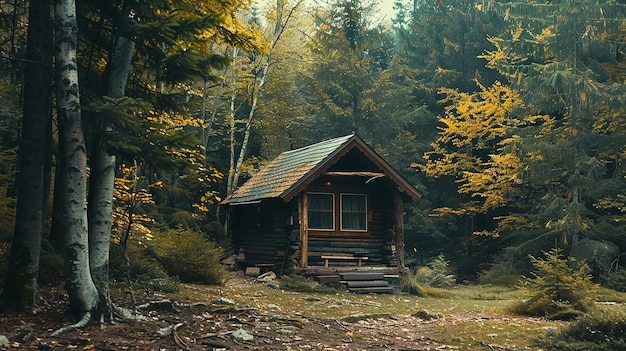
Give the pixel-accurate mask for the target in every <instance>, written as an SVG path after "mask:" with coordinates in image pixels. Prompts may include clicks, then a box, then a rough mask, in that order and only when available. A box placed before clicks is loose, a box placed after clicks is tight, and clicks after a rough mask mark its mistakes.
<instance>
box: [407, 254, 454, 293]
mask: <svg viewBox="0 0 626 351" xmlns="http://www.w3.org/2000/svg"><path fill="white" fill-rule="evenodd" d="M415 280H416V281H417V282H418V283H421V284H425V285H428V286H431V287H435V288H442V287H450V286H454V284H455V283H456V277H455V276H454V274H452V272H451V269H450V263H449V262H448V261H447V260H446V259H445V257H444V256H443V255H439V256H437V258H435V259H434V260H433V261H432V262H431V263H430V264H429V265H428V266H427V267H420V268H418V269H417V270H416V271H415Z"/></svg>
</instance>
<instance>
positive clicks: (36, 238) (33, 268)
mask: <svg viewBox="0 0 626 351" xmlns="http://www.w3.org/2000/svg"><path fill="white" fill-rule="evenodd" d="M50 9H51V7H50V2H48V1H46V0H31V2H30V8H29V26H28V42H27V49H26V63H25V67H24V83H25V86H24V109H23V111H24V115H23V117H22V138H21V140H20V148H19V161H18V175H17V179H18V181H17V186H18V190H17V191H18V198H17V208H16V220H15V231H14V236H13V243H12V246H11V256H10V259H9V267H8V272H7V277H6V280H5V286H4V289H3V291H2V304H3V306H2V307H3V308H2V309H3V310H5V311H6V310H9V309H10V310H22V309H25V308H28V307H33V306H35V305H36V302H37V301H36V293H37V276H38V274H39V254H40V251H41V239H42V233H43V223H44V221H45V217H44V216H45V213H46V212H45V211H44V207H45V205H47V204H46V203H45V202H46V201H45V200H46V199H47V196H45V195H44V191H46V190H47V187H46V186H45V174H46V171H45V166H46V164H47V162H46V159H47V158H48V155H47V154H46V152H48V153H49V152H50V151H49V150H47V143H46V142H47V140H48V139H49V136H48V135H46V133H48V132H49V128H48V126H49V124H50V118H51V114H50V108H51V92H50V91H51V83H52V74H51V73H52V72H51V69H52V56H51V55H52V54H51V53H52V19H51V17H50Z"/></svg>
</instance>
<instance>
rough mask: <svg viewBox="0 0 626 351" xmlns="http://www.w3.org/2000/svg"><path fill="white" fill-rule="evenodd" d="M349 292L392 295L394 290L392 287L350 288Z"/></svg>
mask: <svg viewBox="0 0 626 351" xmlns="http://www.w3.org/2000/svg"><path fill="white" fill-rule="evenodd" d="M348 291H349V292H353V293H355V294H370V293H372V294H392V293H393V288H392V287H390V286H372V287H367V288H350V289H348Z"/></svg>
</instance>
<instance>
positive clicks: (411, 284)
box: [400, 274, 450, 298]
mask: <svg viewBox="0 0 626 351" xmlns="http://www.w3.org/2000/svg"><path fill="white" fill-rule="evenodd" d="M400 291H403V292H405V293H408V294H411V295H416V296H422V297H442V298H447V297H450V294H449V293H448V292H447V291H445V290H442V289H438V288H433V287H431V286H427V285H425V284H422V283H420V282H418V281H417V279H416V277H415V274H408V275H405V276H403V277H402V279H400Z"/></svg>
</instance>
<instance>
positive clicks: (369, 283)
mask: <svg viewBox="0 0 626 351" xmlns="http://www.w3.org/2000/svg"><path fill="white" fill-rule="evenodd" d="M345 283H346V285H347V286H348V288H349V289H350V288H369V287H385V286H389V282H388V281H386V280H353V281H347V282H345Z"/></svg>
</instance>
